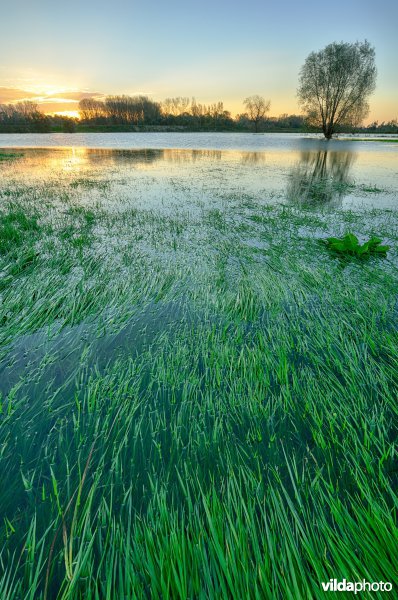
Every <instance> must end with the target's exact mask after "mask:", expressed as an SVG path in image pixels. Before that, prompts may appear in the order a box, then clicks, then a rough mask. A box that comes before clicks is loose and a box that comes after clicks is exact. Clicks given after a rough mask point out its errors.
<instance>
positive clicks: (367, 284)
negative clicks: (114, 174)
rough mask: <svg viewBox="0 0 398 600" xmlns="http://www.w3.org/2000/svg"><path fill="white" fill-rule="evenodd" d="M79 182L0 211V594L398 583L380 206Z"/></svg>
mask: <svg viewBox="0 0 398 600" xmlns="http://www.w3.org/2000/svg"><path fill="white" fill-rule="evenodd" d="M88 180H90V181H91V178H90V177H88ZM77 181H78V183H77V184H76V186H74V185H70V184H71V183H73V181H72V182H71V181H70V179H69V180H68V181H67V183H66V185H65V189H63V188H60V189H59V190H58V192H57V190H53V191H52V192H51V193H50V192H49V191H48V192H47V194H48V195H47V196H46V197H44V199H43V200H42V202H41V203H38V202H37V196H38V194H39V192H38V189H37V187H35V186H34V185H33V186H30V187H29V186H26V188H25V191H24V188H23V187H20V188H18V190H19V192H18V193H17V190H16V188H12V189H13V190H14V192H13V195H12V196H11V197H12V204H8V205H5V206H4V207H3V209H2V213H1V219H2V220H1V227H5V229H4V231H5V230H7V231H9V229H7V228H11V229H10V233H7V234H4V236H3V238H2V239H4V240H5V241H4V245H3V246H2V248H3V251H2V253H1V255H0V293H1V306H0V323H1V330H0V343H1V350H0V352H1V354H0V357H1V362H0V390H1V391H0V394H1V395H0V418H1V426H0V476H1V481H2V492H1V495H0V514H1V528H0V547H1V548H2V550H1V552H0V566H1V568H0V597H1V598H2V599H3V598H4V600H19V599H21V600H22V599H31V600H33V599H35V600H36V599H40V600H49V599H50V598H51V599H52V598H56V599H63V600H72V599H73V600H74V599H76V600H77V599H83V598H84V599H92V600H94V599H95V600H97V599H99V598H101V599H102V598H109V599H113V598H116V597H117V598H159V599H164V598H181V599H186V598H201V599H207V598H236V599H242V598H253V599H262V598H269V599H275V598H281V599H282V598H283V599H285V598H290V599H292V600H293V599H294V600H296V599H298V598H315V597H316V598H321V597H322V594H323V592H322V589H321V581H328V580H329V579H330V578H337V579H339V580H341V579H343V578H346V579H347V580H352V581H356V580H362V579H367V580H369V581H380V580H383V581H390V582H392V583H393V585H397V584H398V581H397V570H396V552H397V549H398V530H397V507H398V494H397V482H398V456H397V447H396V440H397V423H398V421H397V416H398V414H397V413H398V409H397V402H396V390H397V387H398V354H397V331H398V320H397V319H398V312H397V301H396V289H397V254H396V244H397V241H398V213H397V212H396V211H395V210H391V211H380V210H377V209H374V210H367V211H361V210H356V211H343V210H339V209H336V208H334V209H333V212H332V211H330V210H328V209H322V207H320V206H317V208H316V210H314V209H313V210H309V209H307V208H304V207H294V206H291V205H289V206H283V205H276V204H274V205H268V206H265V205H264V203H263V202H262V200H261V199H258V198H252V199H251V201H250V202H249V201H248V200H247V198H245V199H244V201H242V202H241V201H240V198H239V195H231V196H230V197H228V195H225V196H224V197H223V198H220V197H219V196H217V195H214V196H212V197H211V198H210V199H208V200H206V201H204V200H203V198H202V197H201V195H200V194H198V196H197V197H196V198H195V199H193V200H192V201H191V202H190V203H189V204H181V203H179V202H176V200H175V198H172V199H171V200H169V203H167V202H166V201H165V202H163V203H162V204H161V205H160V206H159V207H158V208H157V209H152V208H146V207H145V206H140V205H139V202H138V197H137V196H134V194H133V195H132V198H131V199H130V200H129V199H126V197H125V196H123V197H120V198H119V197H118V196H117V193H116V191H113V196H111V198H110V199H109V198H108V197H107V196H106V195H107V194H109V193H110V192H111V191H112V190H113V188H112V186H111V185H109V186H102V187H100V188H99V189H98V187H97V186H94V185H91V184H90V185H89V186H86V187H85V188H84V189H85V194H86V193H87V194H93V196H89V197H88V198H87V197H86V200H87V201H86V203H84V204H83V203H82V202H81V196H80V193H81V187H82V186H81V183H80V182H81V181H82V178H81V177H79V179H78V180H77ZM3 185H4V184H3ZM173 186H174V188H175V189H177V191H178V184H176V183H175V182H174V183H173ZM182 189H183V194H185V193H186V188H185V186H182ZM6 191H7V188H6V187H5V188H4V189H3V190H2V195H3V198H7V199H9V198H10V194H6V193H4V192H6ZM8 191H10V190H8ZM98 191H99V192H100V193H102V194H104V195H103V196H98ZM51 194H53V197H52V196H51ZM348 228H349V229H350V230H351V231H355V232H356V233H357V234H361V235H362V236H366V237H370V236H372V235H374V234H375V233H376V232H377V231H381V235H383V237H386V238H387V239H388V243H389V245H390V246H391V250H390V254H389V256H390V259H389V261H380V260H379V261H378V260H377V259H374V258H373V257H370V258H369V260H368V261H366V263H362V264H360V263H359V262H358V263H349V264H346V265H341V264H340V263H338V262H336V261H331V260H330V257H329V256H328V255H327V253H324V255H319V253H317V248H318V241H317V238H319V232H320V231H321V232H322V235H333V236H341V235H342V234H343V233H344V232H345V231H346V230H347V229H348ZM374 229H376V230H377V231H374ZM384 230H385V231H384ZM1 231H3V229H2V230H1ZM13 236H14V237H13ZM10 240H13V241H12V242H11V241H10ZM7 244H8V245H7ZM29 256H30V257H32V258H31V260H30V261H29ZM18 261H20V263H21V266H20V267H17V266H16V265H17V264H18ZM24 261H25V262H24ZM374 596H376V597H377V594H374ZM384 597H387V595H386V594H384Z"/></svg>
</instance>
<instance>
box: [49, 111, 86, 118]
mask: <svg viewBox="0 0 398 600" xmlns="http://www.w3.org/2000/svg"><path fill="white" fill-rule="evenodd" d="M45 114H46V115H48V116H51V117H52V116H56V115H59V116H61V117H71V118H72V119H80V113H79V111H78V110H59V111H57V112H51V113H45Z"/></svg>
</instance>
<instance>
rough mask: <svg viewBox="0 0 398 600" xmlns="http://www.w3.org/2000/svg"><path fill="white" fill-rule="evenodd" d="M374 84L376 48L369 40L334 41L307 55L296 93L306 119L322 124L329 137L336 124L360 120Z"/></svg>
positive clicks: (347, 123)
mask: <svg viewBox="0 0 398 600" xmlns="http://www.w3.org/2000/svg"><path fill="white" fill-rule="evenodd" d="M375 87H376V66H375V50H374V48H373V47H372V46H371V45H370V44H369V42H368V41H367V40H365V41H364V42H356V43H355V44H350V43H344V42H340V43H337V42H334V43H333V44H329V45H328V46H326V48H324V49H323V50H320V51H319V52H311V54H310V55H309V56H308V57H307V59H306V61H305V63H304V65H303V67H302V68H301V71H300V79H299V88H298V91H297V95H298V98H299V102H300V104H301V106H302V108H303V109H304V111H305V113H306V115H307V119H308V122H309V123H310V124H311V125H316V126H320V127H322V131H323V133H324V134H325V137H326V139H328V140H329V139H330V138H331V137H332V135H333V133H334V132H335V130H336V127H337V126H341V125H358V124H359V123H361V121H362V120H363V119H364V118H365V117H366V116H367V114H368V112H369V105H368V98H369V96H370V94H371V93H372V92H373V91H374V89H375Z"/></svg>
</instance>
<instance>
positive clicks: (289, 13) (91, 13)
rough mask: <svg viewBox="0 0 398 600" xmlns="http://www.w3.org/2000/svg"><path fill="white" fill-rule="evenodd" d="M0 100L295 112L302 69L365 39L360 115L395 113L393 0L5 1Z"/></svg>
mask: <svg viewBox="0 0 398 600" xmlns="http://www.w3.org/2000/svg"><path fill="white" fill-rule="evenodd" d="M1 4H2V10H1V21H0V103H9V102H15V101H18V100H22V99H28V98H29V99H34V100H35V101H37V102H38V103H39V105H40V109H41V110H42V111H43V112H46V113H54V112H65V111H67V113H66V114H68V113H70V114H73V111H76V109H77V102H78V101H79V100H80V99H81V98H84V97H88V96H101V95H104V94H120V93H125V94H131V95H134V94H145V95H148V96H150V97H151V98H152V99H154V100H163V99H165V98H166V97H171V96H189V97H192V96H194V97H196V99H197V101H198V102H202V103H206V104H207V103H209V102H215V101H218V100H223V101H224V107H225V108H226V109H228V110H230V111H231V112H232V113H233V114H235V113H238V112H243V106H242V101H243V99H244V98H245V97H246V96H250V95H252V94H260V95H263V96H265V97H266V98H269V99H270V100H271V111H270V114H271V115H273V116H278V115H279V114H281V113H285V112H287V113H298V112H299V108H298V105H297V101H296V88H297V79H298V72H299V69H300V67H301V65H302V64H303V62H304V60H305V58H306V57H307V55H308V54H309V53H310V52H311V51H313V50H320V49H321V48H323V47H324V46H325V45H327V44H329V43H330V42H333V41H341V40H343V41H350V42H355V41H356V40H363V39H365V38H366V39H368V40H369V41H370V43H371V44H373V45H374V46H375V48H376V63H377V68H378V80H377V90H376V92H375V94H374V95H373V96H372V98H371V113H370V115H369V119H368V121H373V120H379V121H383V120H386V121H387V120H390V119H393V118H398V77H397V59H398V41H397V40H398V36H397V32H396V29H397V23H398V2H397V1H396V0H378V1H375V0H336V1H335V2H333V3H325V2H315V1H314V0H309V1H306V2H305V3H303V4H300V3H299V2H296V1H291V0H285V1H278V2H276V1H272V2H271V1H268V0H263V1H259V0H247V1H246V2H236V1H230V2H227V1H226V0H211V1H210V0H201V1H200V2H197V1H196V2H192V1H189V0H166V1H159V0H152V1H151V2H137V1H135V0H129V1H128V0H113V1H111V2H109V1H106V2H105V1H103V0H98V1H96V2H94V1H93V0H69V1H63V2H59V1H57V0H35V1H34V2H33V1H31V0H14V1H13V2H12V3H11V2H9V3H6V2H4V0H1Z"/></svg>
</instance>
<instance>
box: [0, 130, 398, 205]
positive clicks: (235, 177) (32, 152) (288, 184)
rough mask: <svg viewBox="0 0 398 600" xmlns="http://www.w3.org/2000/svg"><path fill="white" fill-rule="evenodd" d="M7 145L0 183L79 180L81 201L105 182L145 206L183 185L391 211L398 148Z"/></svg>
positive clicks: (311, 142) (41, 140)
mask: <svg viewBox="0 0 398 600" xmlns="http://www.w3.org/2000/svg"><path fill="white" fill-rule="evenodd" d="M11 146H12V147H13V151H16V150H14V149H17V150H18V149H20V150H19V151H20V152H21V157H20V158H19V159H18V160H13V161H12V162H11V161H3V162H2V163H0V173H1V175H2V176H3V177H6V178H8V179H9V180H12V181H14V182H15V183H16V182H20V183H22V182H26V181H27V180H31V181H35V182H36V183H37V182H38V180H42V181H43V183H45V182H47V183H49V182H51V181H52V182H53V183H54V182H56V181H59V182H60V183H61V182H67V180H68V178H74V179H75V178H76V176H79V177H81V180H82V181H81V183H82V187H85V188H86V193H85V194H82V200H84V197H85V196H87V191H88V190H89V187H90V185H91V186H92V187H95V186H96V185H97V184H98V185H99V184H100V182H101V181H102V182H103V184H104V185H108V184H112V186H113V187H112V195H114V194H115V193H118V194H122V195H125V196H126V195H127V196H131V194H134V196H135V197H136V198H137V199H138V197H139V198H140V200H141V201H142V202H144V203H149V204H151V205H152V204H153V202H155V203H156V202H158V201H159V199H160V197H163V198H164V197H165V196H166V195H170V194H171V195H174V196H176V194H177V191H176V189H177V188H178V189H179V190H181V188H180V184H181V185H183V186H184V187H185V191H186V192H187V191H188V189H189V193H194V194H197V193H201V194H204V195H206V194H207V193H208V192H209V191H210V190H215V189H216V190H218V191H219V192H220V193H221V192H225V193H249V194H255V195H256V196H258V195H260V196H262V197H263V199H264V200H266V201H270V202H276V201H277V202H293V203H309V204H318V205H321V204H334V203H336V204H338V205H339V206H343V207H347V208H352V207H355V206H362V205H365V206H371V207H374V206H375V207H386V208H387V207H389V208H393V207H395V206H396V205H397V181H398V160H397V158H398V147H397V146H398V145H397V144H394V143H388V142H385V141H384V142H372V141H367V142H361V141H346V140H339V139H337V140H332V141H329V142H326V141H325V140H323V139H321V138H320V137H319V136H316V135H307V136H300V135H297V134H229V133H225V134H217V133H213V134H211V133H197V134H188V133H187V134H178V133H109V134H100V133H92V134H13V135H5V134H2V135H0V148H1V147H3V148H10V147H11ZM162 146H163V147H162ZM50 147H51V148H50ZM105 181H106V183H105ZM188 196H189V194H186V195H185V196H184V201H186V200H187V198H188Z"/></svg>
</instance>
